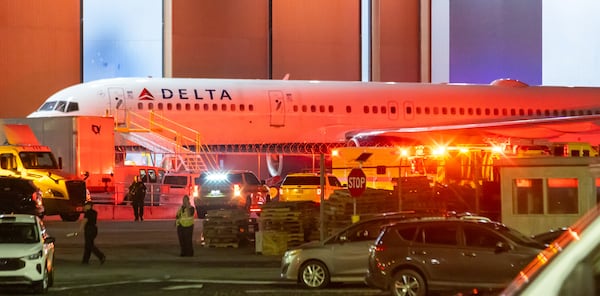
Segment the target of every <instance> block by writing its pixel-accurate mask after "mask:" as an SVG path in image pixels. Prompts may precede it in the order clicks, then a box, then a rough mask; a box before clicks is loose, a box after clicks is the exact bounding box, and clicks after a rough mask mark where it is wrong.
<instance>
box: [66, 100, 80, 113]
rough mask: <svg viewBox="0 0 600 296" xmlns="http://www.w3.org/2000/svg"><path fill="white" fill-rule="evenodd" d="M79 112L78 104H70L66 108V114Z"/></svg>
mask: <svg viewBox="0 0 600 296" xmlns="http://www.w3.org/2000/svg"><path fill="white" fill-rule="evenodd" d="M73 111H79V104H78V103H76V102H71V103H69V105H68V106H67V112H73Z"/></svg>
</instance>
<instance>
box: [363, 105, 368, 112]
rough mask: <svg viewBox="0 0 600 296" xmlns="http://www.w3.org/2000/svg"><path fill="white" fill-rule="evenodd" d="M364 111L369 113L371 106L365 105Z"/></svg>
mask: <svg viewBox="0 0 600 296" xmlns="http://www.w3.org/2000/svg"><path fill="white" fill-rule="evenodd" d="M363 112H364V113H365V114H369V106H364V107H363Z"/></svg>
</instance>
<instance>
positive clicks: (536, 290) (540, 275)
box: [499, 204, 600, 296]
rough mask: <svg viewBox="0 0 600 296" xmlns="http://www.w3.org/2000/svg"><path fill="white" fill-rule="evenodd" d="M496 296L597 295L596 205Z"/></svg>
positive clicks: (599, 235)
mask: <svg viewBox="0 0 600 296" xmlns="http://www.w3.org/2000/svg"><path fill="white" fill-rule="evenodd" d="M499 295H502V296H513V295H535V296H537V295H544V296H546V295H548V296H553V295H600V204H599V205H596V207H595V208H593V209H591V210H590V211H588V212H587V213H586V214H585V215H583V216H582V217H581V218H579V220H577V222H575V223H574V224H573V225H571V226H570V227H568V228H567V229H566V230H565V231H563V232H562V234H561V235H560V236H558V237H557V238H556V239H555V240H554V241H552V243H551V244H550V245H549V246H548V247H547V248H546V249H545V250H544V251H543V252H541V253H540V254H539V255H538V256H537V257H536V258H535V259H533V260H532V261H531V262H530V263H529V264H528V265H527V266H525V267H524V268H523V269H522V270H521V271H520V272H519V273H517V274H516V275H515V277H514V279H513V281H512V282H511V283H510V284H509V285H508V286H507V287H506V289H504V290H503V291H502V292H501V293H500V294H499Z"/></svg>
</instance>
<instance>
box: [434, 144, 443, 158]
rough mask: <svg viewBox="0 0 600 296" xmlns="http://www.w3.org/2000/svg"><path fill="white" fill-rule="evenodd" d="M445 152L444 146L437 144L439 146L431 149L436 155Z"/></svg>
mask: <svg viewBox="0 0 600 296" xmlns="http://www.w3.org/2000/svg"><path fill="white" fill-rule="evenodd" d="M445 153H446V147H443V146H439V147H437V148H435V149H433V151H432V154H433V155H437V156H440V155H444V154H445Z"/></svg>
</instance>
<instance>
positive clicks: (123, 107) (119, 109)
mask: <svg viewBox="0 0 600 296" xmlns="http://www.w3.org/2000/svg"><path fill="white" fill-rule="evenodd" d="M108 106H109V108H110V112H111V113H112V114H113V116H114V117H115V121H116V122H117V124H122V123H125V119H126V118H125V117H126V116H125V115H126V111H127V104H125V92H124V91H123V89H122V88H117V87H110V88H108Z"/></svg>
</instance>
